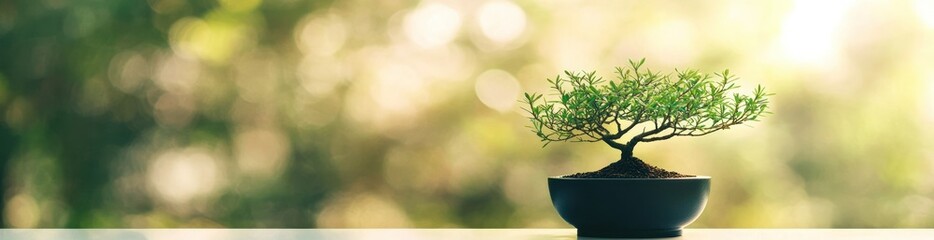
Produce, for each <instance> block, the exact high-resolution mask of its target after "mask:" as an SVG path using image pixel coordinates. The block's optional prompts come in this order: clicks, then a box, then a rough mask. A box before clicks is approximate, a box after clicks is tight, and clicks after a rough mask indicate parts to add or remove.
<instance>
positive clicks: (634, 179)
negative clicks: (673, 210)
mask: <svg viewBox="0 0 934 240" xmlns="http://www.w3.org/2000/svg"><path fill="white" fill-rule="evenodd" d="M548 179H560V180H569V181H593V180H596V181H690V180H697V179H710V176H702V175H697V176H693V177H677V178H575V177H563V176H551V177H548Z"/></svg>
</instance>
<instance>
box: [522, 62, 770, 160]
mask: <svg viewBox="0 0 934 240" xmlns="http://www.w3.org/2000/svg"><path fill="white" fill-rule="evenodd" d="M629 63H630V66H629V67H628V68H625V69H624V68H616V73H617V77H618V79H617V80H613V81H606V80H604V79H603V78H601V77H597V76H595V72H569V71H565V72H564V75H565V77H562V76H561V75H558V76H557V77H555V78H554V79H548V83H550V84H551V85H552V86H551V88H552V89H553V90H554V94H555V97H557V99H548V98H545V97H544V96H543V95H542V94H539V93H531V94H530V93H526V94H525V100H523V103H525V104H527V106H526V107H525V108H524V110H526V111H527V112H528V113H529V114H530V115H531V116H530V117H529V119H530V120H531V122H532V125H531V126H530V127H531V128H532V130H533V131H534V132H535V133H536V134H537V135H538V137H540V138H541V140H542V141H544V142H545V145H547V144H548V143H550V142H554V141H575V142H597V141H604V142H606V143H607V144H610V146H612V147H614V148H618V149H620V150H623V151H624V153H627V151H628V154H631V151H632V147H633V146H634V145H635V144H637V143H639V142H652V141H659V140H665V139H669V138H672V137H675V136H703V135H707V134H710V133H712V132H715V131H718V130H722V129H728V128H730V126H732V125H736V124H741V123H743V122H745V121H756V120H758V118H759V117H760V116H761V115H763V114H766V113H768V112H767V111H766V110H767V109H768V103H769V102H768V99H767V98H766V97H767V96H769V95H771V94H767V93H766V92H765V89H763V88H762V87H761V86H757V87H756V89H755V90H754V91H753V92H752V95H743V94H739V93H732V92H731V90H734V89H736V88H738V87H739V86H737V85H736V84H735V81H736V78H735V77H734V76H733V75H731V74H730V71H729V70H725V71H723V72H722V73H716V74H714V75H710V74H704V73H700V72H698V71H696V70H684V71H677V70H676V74H675V77H671V75H670V74H665V75H663V74H660V73H658V72H652V71H651V70H649V69H644V68H642V65H643V64H644V63H645V59H642V60H640V61H629ZM640 124H644V125H645V126H649V125H650V126H651V128H649V129H645V128H643V131H642V132H641V133H639V134H636V135H635V136H633V137H632V139H631V140H629V141H627V142H626V143H617V142H616V141H615V140H617V139H619V138H621V137H622V136H623V135H624V134H626V133H628V132H629V131H630V130H632V129H633V128H634V127H636V126H637V125H640Z"/></svg>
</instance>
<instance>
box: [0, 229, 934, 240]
mask: <svg viewBox="0 0 934 240" xmlns="http://www.w3.org/2000/svg"><path fill="white" fill-rule="evenodd" d="M576 233H577V232H576V230H574V229H3V230H0V240H26V239H37V240H38V239H105V240H110V239H115V240H116V239H120V240H144V239H145V240H184V239H197V240H240V239H275V240H291V239H302V240H318V239H328V240H358V239H405V240H433V239H445V240H447V239H465V240H466V239H470V240H474V239H524V240H549V239H564V240H569V239H600V238H578V237H577V236H576ZM660 239H689V240H690V239H694V240H714V239H716V240H734V239H756V240H770V239H774V240H778V239H782V240H784V239H789V240H790V239H794V240H809V239H814V240H817V239H821V240H834V239H847V240H853V239H900V240H912V239H926V240H932V239H934V229H685V230H684V235H683V236H681V237H677V238H660Z"/></svg>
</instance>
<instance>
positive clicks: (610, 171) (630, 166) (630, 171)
mask: <svg viewBox="0 0 934 240" xmlns="http://www.w3.org/2000/svg"><path fill="white" fill-rule="evenodd" d="M693 176H694V175H684V174H680V173H677V172H672V171H668V170H665V169H661V168H659V167H656V166H652V165H649V164H646V163H645V162H643V161H642V160H640V159H639V158H636V157H632V158H630V159H626V160H620V161H616V162H614V163H611V164H610V165H609V166H606V167H604V168H603V169H600V170H597V171H594V172H582V173H575V174H571V175H567V176H564V177H566V178H681V177H693Z"/></svg>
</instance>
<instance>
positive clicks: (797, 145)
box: [0, 0, 934, 239]
mask: <svg viewBox="0 0 934 240" xmlns="http://www.w3.org/2000/svg"><path fill="white" fill-rule="evenodd" d="M931 40H934V3H932V1H925V0H913V1H884V0H860V1H740V0H713V1H583V2H572V1H528V0H484V1H447V0H423V1H355V0H350V1H302V0H266V1H263V0H217V1H185V0H147V1H19V2H15V3H14V2H9V1H0V189H2V190H3V191H0V226H5V227H50V228H58V227H137V228H144V227H163V228H171V227H206V228H214V227H257V228H292V227H295V228H308V227H334V228H340V227H438V228H460V227H490V228H510V227H570V226H569V225H567V224H566V223H564V221H562V220H561V218H560V217H559V216H557V214H556V213H555V211H554V210H553V208H552V206H551V202H550V199H549V196H548V191H547V185H546V178H547V177H548V176H556V175H563V174H570V173H574V172H582V171H591V170H595V169H598V168H601V167H603V166H605V165H606V164H608V163H610V162H611V161H613V160H614V159H615V158H616V157H617V156H618V153H617V152H614V150H613V149H610V148H608V147H606V146H603V145H602V144H600V143H592V144H587V143H552V144H550V145H548V146H547V147H544V148H543V147H542V142H540V141H539V139H537V138H536V136H535V135H534V134H532V133H531V132H530V131H528V128H527V127H528V125H529V122H528V120H527V119H526V118H525V115H524V114H525V113H524V112H523V111H522V110H521V107H522V106H521V105H520V104H521V103H520V102H519V99H521V98H522V95H521V94H522V93H523V92H540V93H541V92H544V91H547V90H548V88H549V86H548V83H547V82H546V81H545V80H546V79H547V78H554V77H555V76H556V75H558V74H560V73H561V72H562V71H564V70H568V71H596V72H597V75H599V76H602V77H604V78H612V77H613V74H612V71H613V67H616V66H623V65H625V64H626V63H627V61H628V60H629V59H641V58H643V57H644V58H646V67H648V68H651V69H653V70H656V71H665V72H670V71H673V70H675V69H679V70H680V69H685V68H694V69H698V70H701V71H703V72H720V71H722V70H724V69H730V70H731V72H732V73H735V74H736V75H737V76H738V77H739V78H740V79H739V80H738V83H739V84H740V85H742V86H743V89H741V90H748V89H750V88H752V87H754V86H755V85H757V84H759V85H762V86H764V87H766V89H768V90H769V91H770V92H774V93H775V95H774V96H773V97H772V99H771V100H772V109H771V111H772V112H773V114H771V115H769V116H768V117H766V118H764V119H763V120H762V121H760V122H754V123H749V124H747V125H748V126H749V127H745V126H739V127H735V128H732V129H730V130H729V131H723V132H719V133H716V134H711V135H709V136H705V137H702V138H683V139H678V138H676V139H671V140H668V141H662V142H654V143H651V144H644V145H640V146H639V147H638V148H637V149H636V155H637V156H639V157H640V158H641V159H644V160H646V161H647V162H649V163H652V164H655V165H658V166H660V167H663V168H666V169H669V170H675V171H679V172H682V173H690V174H697V175H709V176H712V177H713V179H714V181H713V186H712V192H711V195H710V202H709V204H708V206H707V208H706V209H707V210H706V211H707V212H706V213H705V214H703V215H702V216H701V218H700V219H698V221H697V222H695V223H694V224H693V225H692V227H715V228H720V227H930V226H932V225H934V212H932V211H931V210H930V209H932V207H931V206H934V127H932V126H934V124H932V123H934V107H932V106H934V71H932V70H931V68H930V67H929V66H932V65H934V45H931V44H929V43H930V42H931ZM155 237H156V238H166V239H169V238H172V237H173V236H171V235H166V236H155ZM204 237H205V238H213V237H217V236H213V235H206V236H204ZM220 237H223V236H220Z"/></svg>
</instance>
